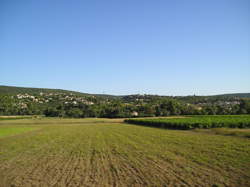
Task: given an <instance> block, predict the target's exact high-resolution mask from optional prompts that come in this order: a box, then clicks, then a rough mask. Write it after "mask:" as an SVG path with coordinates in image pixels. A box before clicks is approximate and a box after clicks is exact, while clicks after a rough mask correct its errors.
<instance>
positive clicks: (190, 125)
mask: <svg viewBox="0 0 250 187" xmlns="http://www.w3.org/2000/svg"><path fill="white" fill-rule="evenodd" d="M125 122H126V123H131V124H137V125H144V126H153V127H161V128H169V129H194V128H220V127H228V128H250V115H238V116H237V115H229V116H188V117H185V118H154V119H127V120H125Z"/></svg>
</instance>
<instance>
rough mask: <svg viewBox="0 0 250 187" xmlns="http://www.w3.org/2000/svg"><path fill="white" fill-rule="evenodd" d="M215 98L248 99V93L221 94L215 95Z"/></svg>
mask: <svg viewBox="0 0 250 187" xmlns="http://www.w3.org/2000/svg"><path fill="white" fill-rule="evenodd" d="M215 96H222V97H239V98H250V93H233V94H221V95H215Z"/></svg>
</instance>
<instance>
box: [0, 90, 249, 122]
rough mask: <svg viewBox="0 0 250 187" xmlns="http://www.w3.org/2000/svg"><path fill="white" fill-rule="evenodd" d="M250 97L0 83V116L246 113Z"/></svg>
mask: <svg viewBox="0 0 250 187" xmlns="http://www.w3.org/2000/svg"><path fill="white" fill-rule="evenodd" d="M249 113H250V99H249V98H241V97H237V96H235V95H232V96H231V95H220V96H185V97H180V96H179V97H173V96H158V95H127V96H112V95H98V94H85V93H80V92H73V91H67V90H60V89H42V88H22V87H7V86H0V115H46V116H59V117H112V118H115V117H145V116H168V115H194V114H199V115H213V114H249Z"/></svg>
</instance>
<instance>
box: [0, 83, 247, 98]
mask: <svg viewBox="0 0 250 187" xmlns="http://www.w3.org/2000/svg"><path fill="white" fill-rule="evenodd" d="M40 92H43V93H66V94H70V93H72V94H75V95H79V96H87V95H93V96H98V97H105V98H110V99H117V98H129V97H140V96H139V95H123V96H115V95H105V94H89V93H82V92H76V91H70V90H63V89H49V88H30V87H16V86H1V85H0V94H24V93H28V94H39V93H40ZM144 97H145V96H144ZM147 97H169V96H160V95H147ZM188 97H194V96H184V98H188ZM196 97H201V98H202V97H207V96H196ZM209 97H238V98H250V93H233V94H220V95H213V96H209ZM177 98H178V96H177Z"/></svg>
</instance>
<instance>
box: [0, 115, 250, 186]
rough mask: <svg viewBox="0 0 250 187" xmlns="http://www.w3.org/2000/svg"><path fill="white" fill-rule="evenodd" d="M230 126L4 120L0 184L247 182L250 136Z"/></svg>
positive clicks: (0, 139) (0, 124) (0, 125)
mask: <svg viewBox="0 0 250 187" xmlns="http://www.w3.org/2000/svg"><path fill="white" fill-rule="evenodd" d="M228 131H230V132H231V131H232V130H228V129H224V130H223V131H222V132H223V133H221V132H219V133H217V132H216V131H215V130H213V131H210V130H203V129H202V130H168V129H161V128H152V127H145V126H137V125H131V124H126V123H122V120H120V119H115V120H110V119H57V118H41V119H16V120H1V121H0V186H7V187H8V186H11V187H14V186H25V187H26V186H74V187H77V186H197V187H198V186H199V187H200V186H232V187H236V186H237V187H238V186H242V187H247V186H250V139H249V138H247V137H245V136H234V134H228V133H224V132H228ZM236 131H237V132H238V131H240V132H242V131H243V130H242V129H240V130H239V129H235V130H234V131H233V132H236ZM247 131H249V130H248V129H246V132H247ZM1 132H2V133H1ZM3 132H4V133H3ZM231 133H232V132H231ZM1 134H2V135H1Z"/></svg>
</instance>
